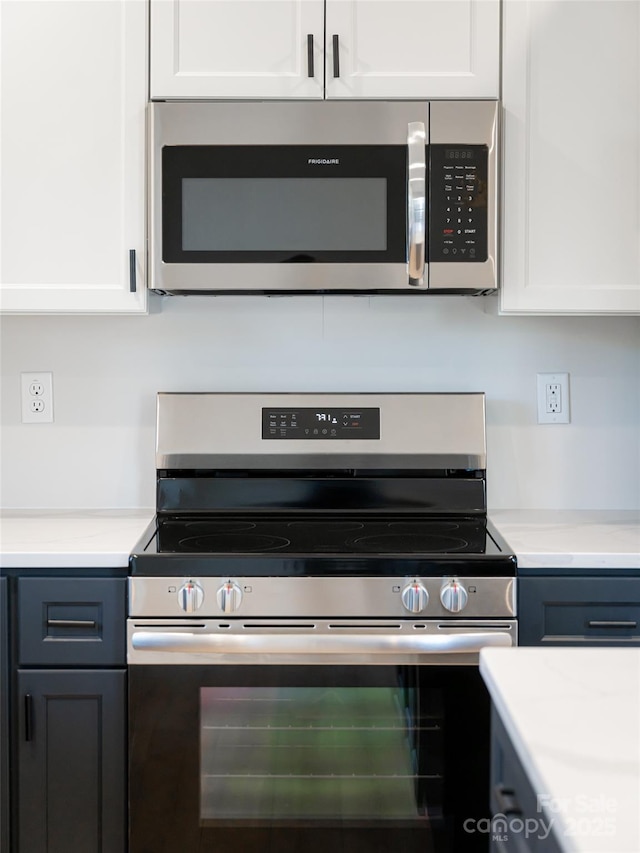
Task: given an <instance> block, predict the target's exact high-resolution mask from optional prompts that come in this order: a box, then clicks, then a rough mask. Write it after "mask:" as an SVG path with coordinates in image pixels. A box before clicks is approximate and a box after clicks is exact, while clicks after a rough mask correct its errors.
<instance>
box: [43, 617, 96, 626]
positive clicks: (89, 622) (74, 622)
mask: <svg viewBox="0 0 640 853" xmlns="http://www.w3.org/2000/svg"><path fill="white" fill-rule="evenodd" d="M96 624H97V623H96V622H95V620H93V619H47V628H95V627H96Z"/></svg>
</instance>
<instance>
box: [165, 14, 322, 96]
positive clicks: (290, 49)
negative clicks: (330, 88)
mask: <svg viewBox="0 0 640 853" xmlns="http://www.w3.org/2000/svg"><path fill="white" fill-rule="evenodd" d="M150 35H151V97H152V98H157V99H163V98H322V97H323V82H324V51H323V47H324V3H323V2H322V0H151V33H150Z"/></svg>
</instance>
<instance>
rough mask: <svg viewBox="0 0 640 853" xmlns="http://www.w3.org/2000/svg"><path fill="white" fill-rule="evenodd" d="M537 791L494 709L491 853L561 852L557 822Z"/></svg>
mask: <svg viewBox="0 0 640 853" xmlns="http://www.w3.org/2000/svg"><path fill="white" fill-rule="evenodd" d="M546 793H548V792H545V791H535V790H534V788H533V786H532V784H531V782H530V780H529V778H528V776H527V774H526V772H525V770H524V768H523V766H522V763H521V761H520V759H519V758H518V755H517V753H516V751H515V749H514V747H513V744H512V743H511V740H510V738H509V735H508V734H507V731H506V729H505V727H504V725H503V723H502V720H501V719H500V716H499V715H498V713H497V711H496V710H495V708H493V707H492V709H491V800H490V803H491V815H492V819H491V825H490V827H489V832H490V839H489V847H490V851H491V853H560V851H561V850H562V848H561V846H560V844H559V842H558V840H557V838H556V837H555V835H554V829H553V820H552V819H551V818H548V817H547V816H546V815H545V814H544V812H543V811H542V810H541V808H540V804H541V803H542V802H543V799H542V797H543V796H544V795H545V794H546Z"/></svg>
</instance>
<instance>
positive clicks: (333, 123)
mask: <svg viewBox="0 0 640 853" xmlns="http://www.w3.org/2000/svg"><path fill="white" fill-rule="evenodd" d="M154 127H155V129H156V132H155V134H154V136H155V145H154V149H153V157H154V163H153V168H154V181H155V184H156V186H155V198H154V202H153V214H154V228H153V233H154V243H155V245H154V253H153V254H154V266H153V270H152V282H151V284H152V287H153V288H154V289H156V290H162V291H165V292H169V293H175V292H185V291H187V292H211V293H225V292H227V293H230V292H242V291H253V292H256V291H257V292H260V291H263V292H292V291H296V292H310V291H316V290H341V291H347V292H349V291H354V292H357V291H362V290H367V291H372V290H376V289H385V290H389V289H391V290H393V289H394V288H405V289H407V288H408V287H409V286H410V284H412V285H415V287H416V288H421V287H426V286H427V282H426V281H425V275H424V270H425V238H426V219H425V211H426V136H427V128H428V108H427V105H426V104H425V103H420V104H401V105H399V106H395V105H376V104H368V105H367V104H356V105H351V106H349V105H346V106H345V105H344V104H334V105H328V106H327V107H326V109H325V108H324V105H323V109H322V110H321V111H320V112H319V111H318V110H317V105H312V106H310V105H309V104H304V103H302V104H295V103H294V104H270V105H269V106H268V110H265V109H264V105H263V104H244V105H238V104H215V105H211V104H195V105H187V104H157V105H155V109H154Z"/></svg>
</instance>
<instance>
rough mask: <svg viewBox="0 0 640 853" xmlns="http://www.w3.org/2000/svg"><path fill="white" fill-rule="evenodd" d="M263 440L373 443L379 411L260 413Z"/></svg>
mask: <svg viewBox="0 0 640 853" xmlns="http://www.w3.org/2000/svg"><path fill="white" fill-rule="evenodd" d="M262 438H263V439H279V438H287V439H296V440H319V441H322V440H326V441H335V440H339V439H358V440H363V439H364V440H375V439H379V438H380V409H377V408H364V409H356V408H353V409H313V408H304V409H263V410H262Z"/></svg>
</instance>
